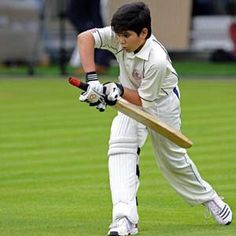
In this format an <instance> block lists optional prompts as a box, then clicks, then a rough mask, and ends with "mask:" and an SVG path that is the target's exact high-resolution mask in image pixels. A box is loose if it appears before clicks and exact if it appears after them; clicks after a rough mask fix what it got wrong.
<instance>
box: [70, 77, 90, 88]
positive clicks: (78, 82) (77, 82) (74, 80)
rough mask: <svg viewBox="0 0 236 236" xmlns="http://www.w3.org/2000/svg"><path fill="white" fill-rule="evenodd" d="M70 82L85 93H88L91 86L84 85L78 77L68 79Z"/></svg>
mask: <svg viewBox="0 0 236 236" xmlns="http://www.w3.org/2000/svg"><path fill="white" fill-rule="evenodd" d="M68 81H69V83H70V84H71V85H73V86H75V87H77V88H80V89H82V90H84V91H86V90H87V88H88V86H89V85H88V84H86V83H83V82H82V81H81V80H80V79H78V78H76V77H72V76H71V77H69V78H68Z"/></svg>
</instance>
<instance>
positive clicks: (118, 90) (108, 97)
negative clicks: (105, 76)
mask: <svg viewBox="0 0 236 236" xmlns="http://www.w3.org/2000/svg"><path fill="white" fill-rule="evenodd" d="M103 86H104V89H103V92H104V95H105V101H106V103H107V104H108V105H110V106H113V105H115V104H116V101H117V99H118V98H119V97H121V96H122V95H123V94H124V88H123V86H122V85H121V84H119V83H113V82H107V83H105V84H103Z"/></svg>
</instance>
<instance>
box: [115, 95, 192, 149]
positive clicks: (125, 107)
mask: <svg viewBox="0 0 236 236" xmlns="http://www.w3.org/2000/svg"><path fill="white" fill-rule="evenodd" d="M115 108H116V109H117V110H118V111H120V112H122V113H124V114H125V115H127V116H129V117H131V118H133V119H134V120H136V121H138V122H140V123H142V124H144V125H145V126H147V127H148V128H150V129H152V130H154V131H156V132H157V133H159V134H161V135H162V136H164V137H166V138H167V139H169V140H170V141H172V142H173V143H175V144H177V145H178V146H180V147H183V148H190V147H192V145H193V143H192V141H191V140H190V139H189V138H187V137H186V136H185V135H183V134H182V133H181V132H179V131H177V130H175V129H173V128H171V127H170V126H168V125H167V124H165V123H163V122H161V121H160V120H158V119H157V118H155V117H154V116H152V115H151V114H149V113H147V112H145V111H143V110H142V109H140V108H138V107H136V106H135V105H133V104H131V103H129V102H127V101H126V100H125V99H122V98H120V99H119V100H118V101H117V103H116V105H115Z"/></svg>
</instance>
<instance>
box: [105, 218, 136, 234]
mask: <svg viewBox="0 0 236 236" xmlns="http://www.w3.org/2000/svg"><path fill="white" fill-rule="evenodd" d="M137 233H138V227H137V225H135V224H133V223H131V222H130V221H129V220H128V219H127V218H126V217H124V218H121V219H119V220H116V221H115V222H113V223H112V224H111V225H110V227H109V231H108V235H109V236H127V235H135V234H137Z"/></svg>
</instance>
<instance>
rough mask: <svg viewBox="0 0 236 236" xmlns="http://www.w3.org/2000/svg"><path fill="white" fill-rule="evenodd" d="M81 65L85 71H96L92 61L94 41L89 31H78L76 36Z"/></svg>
mask: <svg viewBox="0 0 236 236" xmlns="http://www.w3.org/2000/svg"><path fill="white" fill-rule="evenodd" d="M77 46H78V49H79V54H80V60H81V65H82V67H83V69H84V72H85V73H88V72H92V71H96V67H95V62H94V46H95V41H94V37H93V35H92V33H91V32H90V31H85V32H83V33H80V34H79V35H78V37H77Z"/></svg>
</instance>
